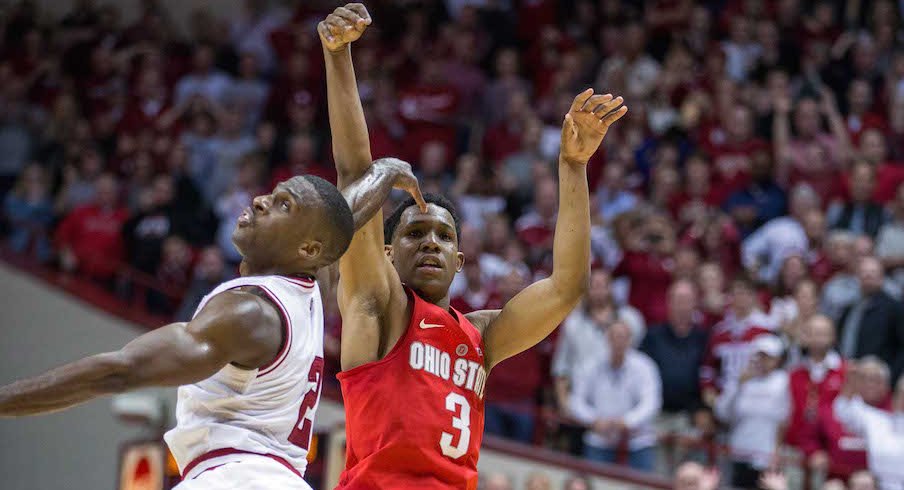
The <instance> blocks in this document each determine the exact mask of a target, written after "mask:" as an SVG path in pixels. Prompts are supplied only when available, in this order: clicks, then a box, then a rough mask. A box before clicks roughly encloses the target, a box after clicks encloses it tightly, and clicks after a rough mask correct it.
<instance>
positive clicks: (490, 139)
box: [483, 90, 532, 164]
mask: <svg viewBox="0 0 904 490" xmlns="http://www.w3.org/2000/svg"><path fill="white" fill-rule="evenodd" d="M505 97H506V98H507V104H506V109H505V117H504V118H502V120H501V121H500V122H499V123H498V124H496V125H494V126H491V127H490V128H488V129H487V132H486V134H484V136H483V155H484V157H485V158H486V159H487V160H489V161H490V162H492V163H494V164H498V163H501V162H502V161H503V160H505V158H506V157H508V156H511V155H514V154H515V153H517V152H518V150H520V149H521V146H522V144H521V143H522V141H521V140H522V133H523V132H524V130H525V128H524V125H525V121H528V120H530V119H531V118H530V117H529V116H530V114H531V112H532V111H531V109H530V105H529V102H530V101H529V99H528V96H527V92H526V91H524V90H515V91H513V92H510V93H509V94H507V95H505Z"/></svg>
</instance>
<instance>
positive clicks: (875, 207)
mask: <svg viewBox="0 0 904 490" xmlns="http://www.w3.org/2000/svg"><path fill="white" fill-rule="evenodd" d="M850 175H851V177H850V181H851V197H850V201H848V202H844V203H840V202H836V203H834V204H832V206H831V207H830V208H829V213H828V219H827V221H828V222H829V228H831V229H834V230H845V231H849V232H851V233H854V234H855V235H868V236H869V237H871V238H875V237H876V235H877V234H878V233H879V228H880V227H881V226H882V225H883V224H884V223H885V221H886V215H885V210H884V209H883V208H882V205H881V204H878V203H876V202H873V200H872V198H873V192H874V191H875V188H876V169H875V167H873V166H872V165H870V164H869V163H866V162H863V161H860V162H857V163H855V164H854V165H853V166H852V167H851V170H850Z"/></svg>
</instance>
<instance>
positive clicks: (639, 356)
mask: <svg viewBox="0 0 904 490" xmlns="http://www.w3.org/2000/svg"><path fill="white" fill-rule="evenodd" d="M628 361H629V362H630V363H631V364H633V365H634V366H635V367H636V368H637V369H642V370H644V371H647V372H658V368H657V367H656V363H655V362H654V361H653V359H652V358H651V357H650V356H648V355H646V354H644V353H643V352H640V351H638V350H632V351H630V352H629V354H628Z"/></svg>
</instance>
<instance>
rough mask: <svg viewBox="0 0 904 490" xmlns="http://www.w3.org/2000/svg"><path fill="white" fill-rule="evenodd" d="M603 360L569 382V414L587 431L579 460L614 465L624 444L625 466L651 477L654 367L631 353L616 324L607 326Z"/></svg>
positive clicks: (658, 395) (658, 387)
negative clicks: (607, 343)
mask: <svg viewBox="0 0 904 490" xmlns="http://www.w3.org/2000/svg"><path fill="white" fill-rule="evenodd" d="M606 335H607V337H608V339H609V355H608V356H605V357H603V358H600V359H598V360H596V361H595V362H592V363H588V366H587V369H585V370H582V372H581V375H580V377H579V378H577V379H575V387H574V391H573V392H572V394H571V402H570V408H571V413H572V415H573V416H574V418H575V419H577V420H578V421H579V422H581V423H583V424H585V425H587V426H588V427H589V428H590V430H588V431H587V432H586V433H585V435H584V444H585V446H584V455H585V456H586V457H587V458H589V459H592V460H594V461H605V462H610V463H613V462H616V461H617V458H618V453H619V448H620V446H621V445H622V444H623V443H624V442H625V441H626V442H627V445H626V446H627V452H628V464H629V466H631V467H632V468H634V469H639V470H644V471H652V470H653V468H654V466H655V459H656V453H655V448H654V446H655V444H656V430H655V425H654V422H655V419H656V416H657V415H658V414H659V411H660V409H661V406H662V383H661V381H660V379H659V372H658V371H657V369H656V364H655V363H654V362H653V361H652V360H651V359H650V358H649V357H647V355H646V354H642V353H640V352H638V351H636V350H634V349H632V348H631V329H630V328H629V327H628V326H627V325H626V324H625V323H624V322H620V321H616V322H614V323H613V324H612V325H610V326H609V330H608V332H607V334H606Z"/></svg>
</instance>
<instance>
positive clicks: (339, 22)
mask: <svg viewBox="0 0 904 490" xmlns="http://www.w3.org/2000/svg"><path fill="white" fill-rule="evenodd" d="M370 24H371V18H370V14H369V13H368V12H367V8H365V7H364V5H363V4H360V3H349V4H346V5H345V7H337V8H336V10H334V11H333V13H332V14H330V15H328V16H327V17H326V19H324V20H323V21H321V22H320V23H319V24H317V33H318V34H319V35H320V42H321V43H322V44H323V46H324V47H325V48H326V49H328V50H330V51H339V50H341V49H343V48H345V46H346V45H348V44H350V43H353V42H355V41H357V40H358V38H360V37H361V35H362V34H364V31H365V29H367V26H369V25H370Z"/></svg>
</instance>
